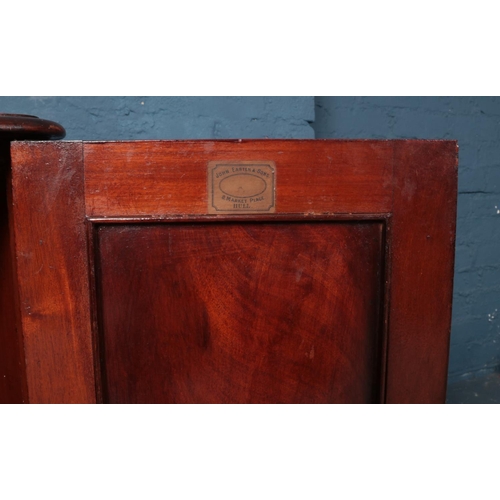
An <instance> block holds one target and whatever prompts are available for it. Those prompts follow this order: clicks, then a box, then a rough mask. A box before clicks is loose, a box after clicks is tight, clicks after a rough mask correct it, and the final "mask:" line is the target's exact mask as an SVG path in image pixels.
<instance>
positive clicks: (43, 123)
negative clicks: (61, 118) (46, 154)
mask: <svg viewBox="0 0 500 500" xmlns="http://www.w3.org/2000/svg"><path fill="white" fill-rule="evenodd" d="M65 135H66V131H65V130H64V128H63V127H62V126H61V125H59V123H56V122H52V121H50V120H42V119H41V118H38V117H37V116H32V115H14V114H8V113H0V140H2V141H13V140H16V141H21V140H31V141H42V140H48V139H62V138H63V137H64V136H65Z"/></svg>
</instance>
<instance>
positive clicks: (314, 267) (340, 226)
mask: <svg viewBox="0 0 500 500" xmlns="http://www.w3.org/2000/svg"><path fill="white" fill-rule="evenodd" d="M96 243H97V245H96V252H97V259H96V260H97V270H98V283H97V284H98V308H99V316H100V329H99V337H100V356H101V370H102V385H103V394H104V399H105V400H106V401H108V402H111V403H345V402H350V403H358V402H359V403H361V402H366V403H368V402H376V401H377V400H378V398H379V391H380V387H379V386H380V384H379V372H380V356H379V353H380V350H381V349H380V346H381V342H382V340H381V332H380V327H379V325H380V323H381V307H382V297H381V283H382V273H383V261H384V255H383V224H382V223H381V222H376V221H372V222H356V223H347V222H308V223H302V222H287V223H281V222H273V223H253V222H245V223H236V222H234V223H233V222H231V223H192V224H191V223H177V224H153V225H128V224H127V225H125V224H124V225H111V224H108V225H101V226H99V228H98V230H97V241H96Z"/></svg>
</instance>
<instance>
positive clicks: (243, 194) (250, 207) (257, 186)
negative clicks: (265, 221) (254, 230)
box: [208, 160, 276, 214]
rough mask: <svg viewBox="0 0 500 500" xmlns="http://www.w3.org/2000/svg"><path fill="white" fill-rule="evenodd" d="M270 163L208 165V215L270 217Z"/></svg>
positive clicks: (272, 198) (272, 181)
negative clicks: (255, 215) (243, 214)
mask: <svg viewBox="0 0 500 500" xmlns="http://www.w3.org/2000/svg"><path fill="white" fill-rule="evenodd" d="M275 169H276V166H275V164H274V162H273V161H251V160H245V161H211V162H210V163H209V164H208V213H209V214H232V213H249V214H252V213H253V214H258V213H263V212H264V213H273V212H274V211H275Z"/></svg>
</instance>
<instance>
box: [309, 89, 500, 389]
mask: <svg viewBox="0 0 500 500" xmlns="http://www.w3.org/2000/svg"><path fill="white" fill-rule="evenodd" d="M313 126H314V129H315V131H316V137H317V138H327V137H332V138H333V137H338V138H340V137H343V138H345V137H350V138H374V139H379V138H380V139H382V138H388V139H403V138H421V139H457V140H458V142H459V148H460V150H459V151H460V152H459V196H458V220H457V248H456V265H455V287H454V299H453V323H452V335H451V352H450V368H449V383H450V384H453V383H455V382H458V381H459V380H461V379H463V378H470V377H476V376H482V375H485V374H487V373H490V372H493V371H500V98H497V97H316V120H315V123H314V125H313Z"/></svg>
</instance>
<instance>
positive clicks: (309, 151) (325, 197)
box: [84, 140, 393, 217]
mask: <svg viewBox="0 0 500 500" xmlns="http://www.w3.org/2000/svg"><path fill="white" fill-rule="evenodd" d="M392 151H393V150H392V144H391V143H390V142H387V141H314V140H313V141H311V140H288V141H287V140H246V141H182V142H179V141H157V142H154V141H144V142H142V141H138V142H116V143H88V144H85V145H84V152H85V192H86V202H87V214H88V215H89V216H91V217H100V216H106V217H113V216H115V217H116V216H119V217H127V216H137V215H148V216H157V217H159V216H160V217H161V216H166V215H189V214H191V215H197V214H206V213H207V205H208V203H207V166H208V163H209V162H210V161H216V160H225V161H229V160H238V161H243V160H248V161H250V160H253V161H274V163H275V164H276V213H326V212H330V213H332V212H333V213H386V212H390V209H391V205H392V200H391V198H392V185H391V177H392Z"/></svg>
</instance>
